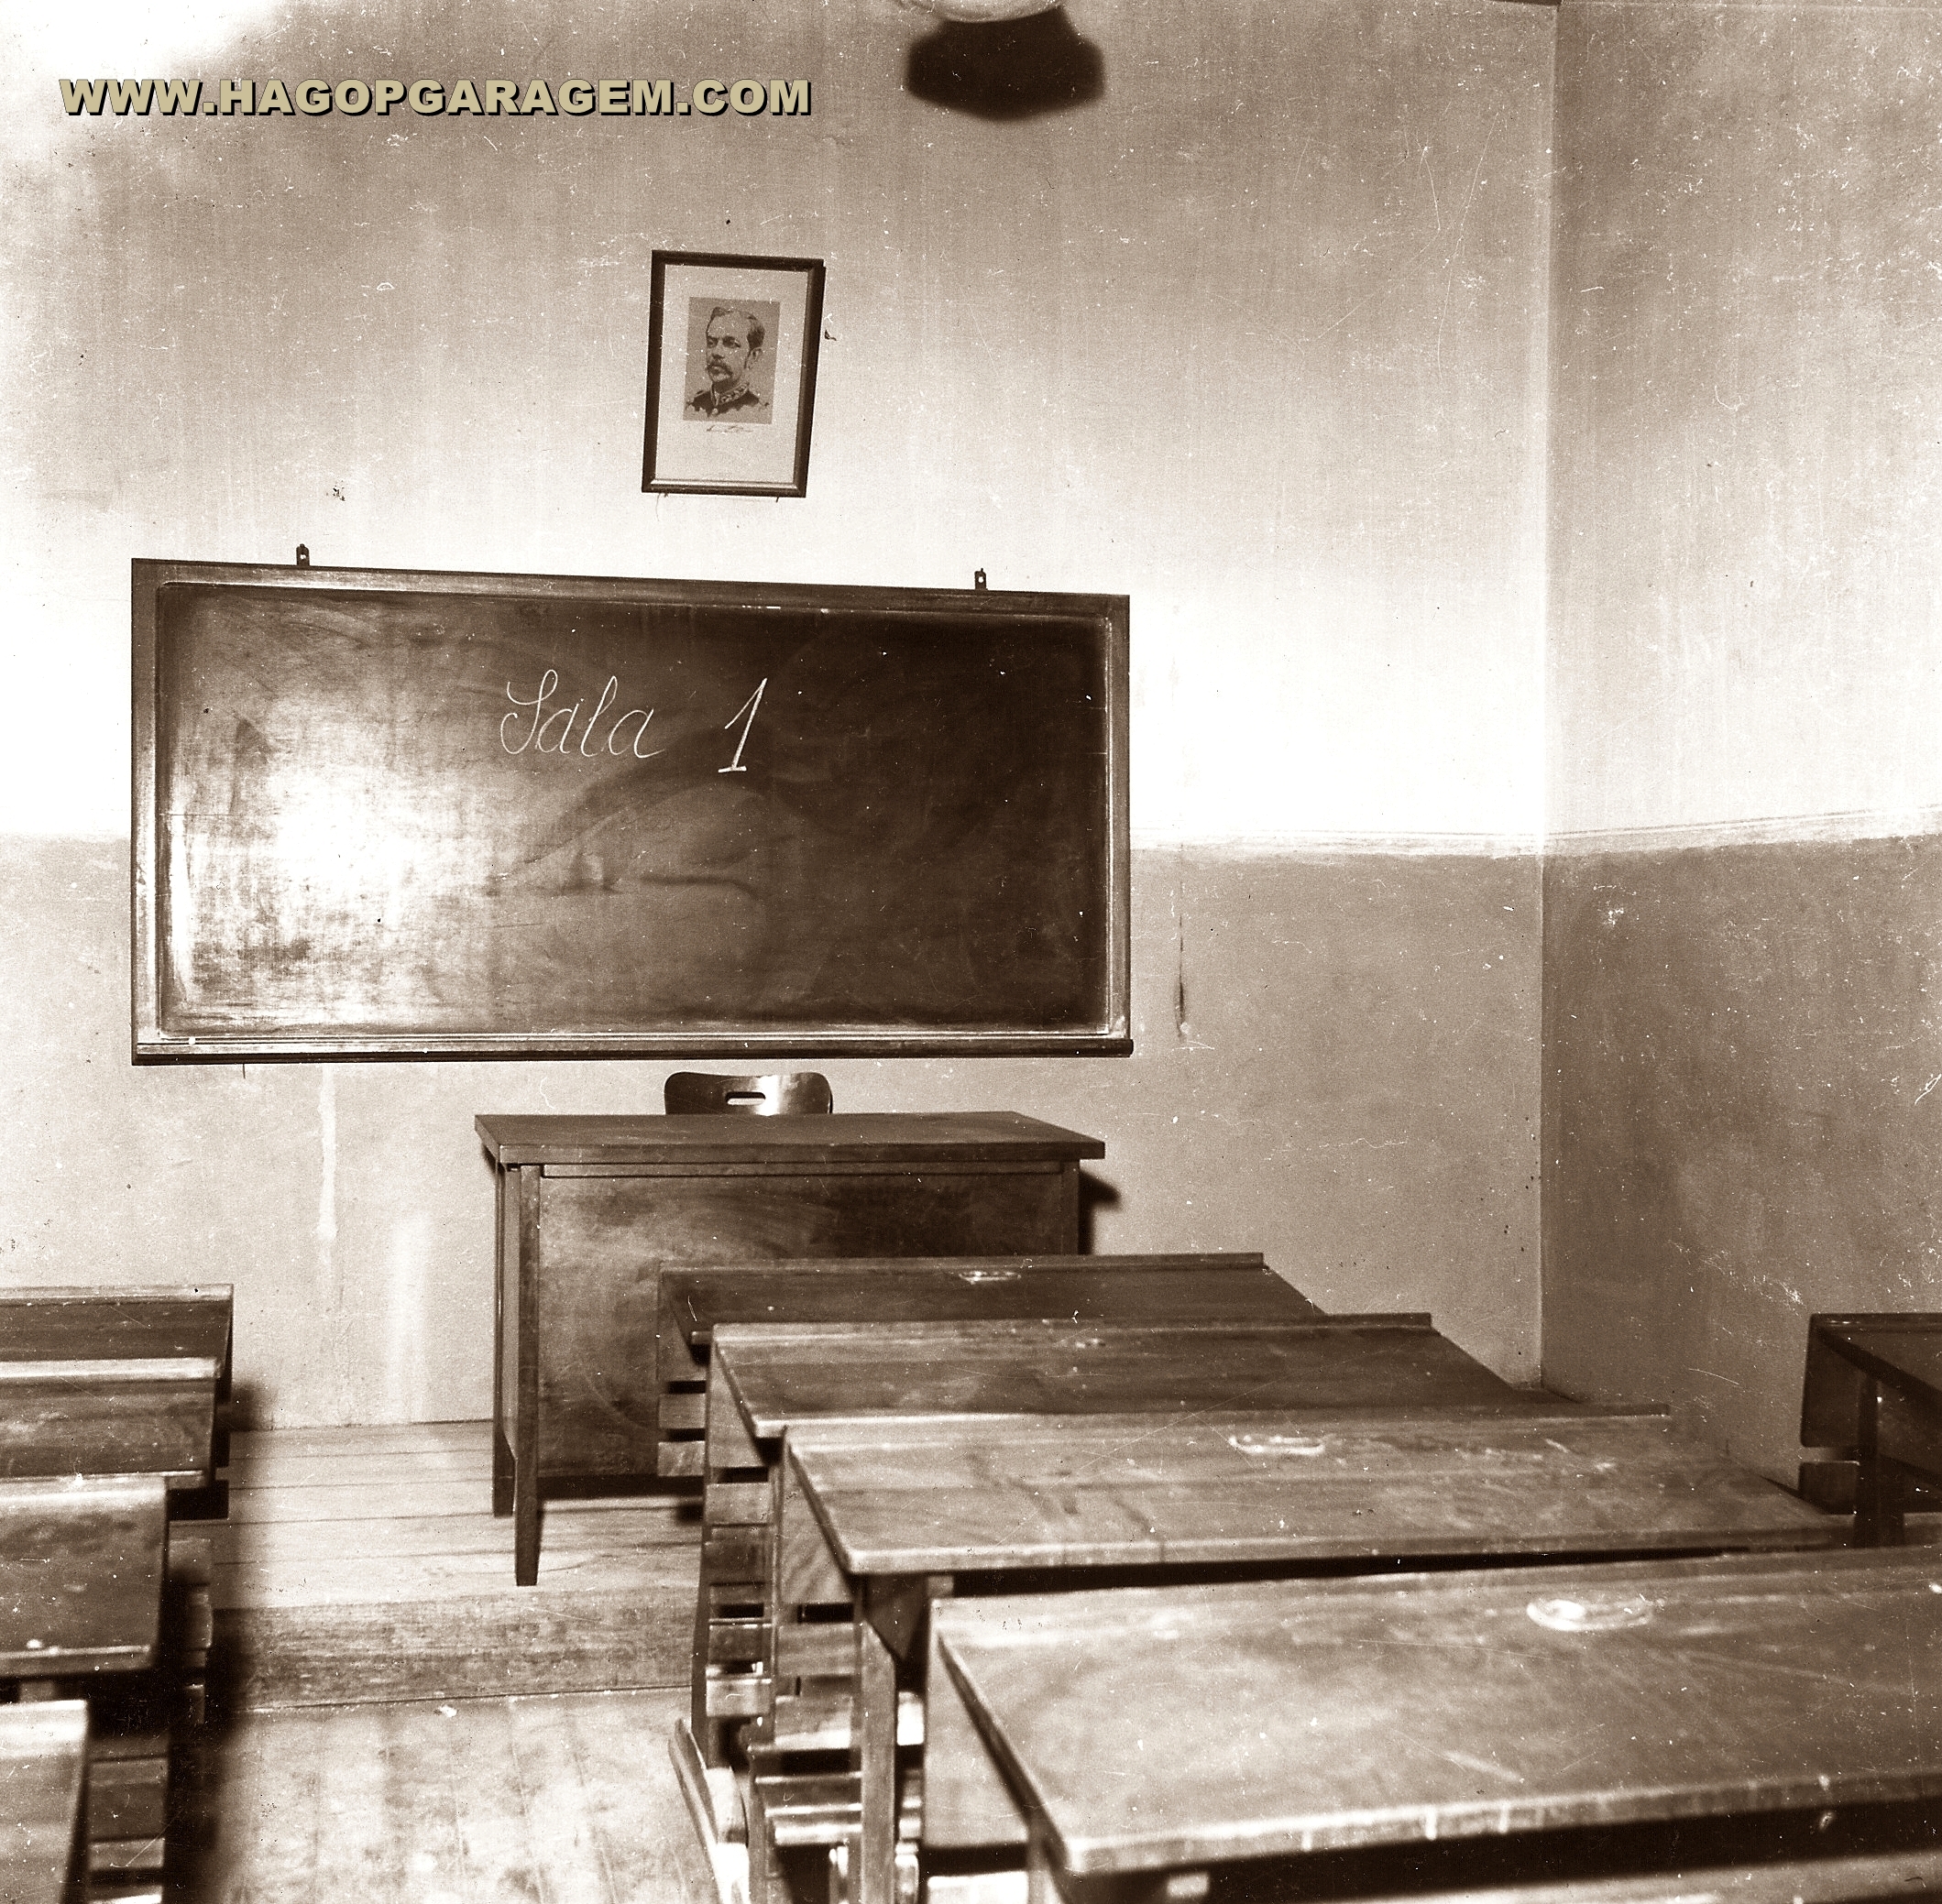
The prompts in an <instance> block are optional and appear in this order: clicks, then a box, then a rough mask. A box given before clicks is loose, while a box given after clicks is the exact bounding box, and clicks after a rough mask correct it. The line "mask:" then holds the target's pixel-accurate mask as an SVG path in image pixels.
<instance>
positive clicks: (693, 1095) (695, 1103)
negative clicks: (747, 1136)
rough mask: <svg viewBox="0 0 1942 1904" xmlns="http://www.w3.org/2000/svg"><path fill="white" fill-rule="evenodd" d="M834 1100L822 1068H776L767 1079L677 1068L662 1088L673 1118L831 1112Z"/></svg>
mask: <svg viewBox="0 0 1942 1904" xmlns="http://www.w3.org/2000/svg"><path fill="white" fill-rule="evenodd" d="M832 1102H833V1100H832V1099H831V1098H830V1095H829V1080H828V1078H825V1077H824V1076H823V1075H822V1073H821V1072H820V1071H772V1072H770V1073H769V1074H768V1075H767V1076H766V1077H763V1078H718V1077H716V1076H715V1075H714V1074H713V1073H712V1072H709V1071H676V1072H674V1073H673V1074H672V1075H671V1076H670V1077H669V1078H668V1080H667V1083H666V1085H665V1086H664V1088H663V1091H662V1108H663V1109H664V1111H666V1112H667V1113H668V1115H669V1116H670V1117H694V1116H707V1115H708V1114H710V1113H712V1112H715V1111H737V1112H741V1114H743V1115H745V1116H751V1117H787V1116H801V1115H813V1114H815V1113H817V1112H827V1111H828V1110H829V1109H830V1107H831V1104H832Z"/></svg>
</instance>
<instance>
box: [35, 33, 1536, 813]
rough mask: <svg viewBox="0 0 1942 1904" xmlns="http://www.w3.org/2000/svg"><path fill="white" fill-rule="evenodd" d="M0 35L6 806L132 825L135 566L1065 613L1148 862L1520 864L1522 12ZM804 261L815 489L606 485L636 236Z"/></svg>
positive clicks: (1531, 422) (640, 254) (1527, 272)
mask: <svg viewBox="0 0 1942 1904" xmlns="http://www.w3.org/2000/svg"><path fill="white" fill-rule="evenodd" d="M927 18H928V16H926V15H924V14H922V13H918V12H914V11H911V10H908V9H905V8H904V7H901V6H897V5H891V4H890V0H831V4H818V0H800V4H791V5H781V6H768V7H757V6H748V7H744V8H741V9H724V8H722V7H719V6H710V7H702V6H698V5H693V6H690V5H659V6H655V7H653V8H651V9H647V10H645V11H642V10H639V9H627V10H624V11H623V10H618V9H616V10H603V9H598V8H588V7H579V6H572V5H566V4H565V0H554V4H552V5H539V6H531V5H512V4H511V0H488V4H482V5H455V4H454V5H419V6H410V7H407V6H392V7H353V6H350V5H341V4H317V0H312V4H308V5H293V6H291V7H288V8H279V9H276V10H274V11H273V12H272V11H269V10H264V12H263V13H262V14H261V15H260V16H258V15H255V14H253V13H252V12H251V11H250V10H248V9H229V10H220V11H219V10H214V9H203V8H184V7H175V8H171V7H170V6H167V5H159V6H154V7H147V8H142V9H139V10H137V9H134V8H131V7H113V8H108V9H96V8H92V7H91V8H87V9H78V8H57V7H55V6H52V5H49V4H48V0H30V4H25V5H16V6H14V7H11V8H10V9H9V20H10V25H9V27H7V29H6V30H7V31H8V32H9V34H10V35H11V36H12V38H11V44H9V45H8V47H7V49H6V57H5V69H4V92H0V137H5V142H6V148H7V163H8V168H9V191H8V202H9V215H8V219H7V225H6V239H5V243H6V245H7V246H8V249H9V252H10V254H11V256H10V258H9V280H10V290H9V297H10V316H9V323H8V330H9V336H10V345H9V355H10V357H11V360H12V362H13V363H14V365H15V366H16V368H19V369H21V370H24V372H25V374H22V375H16V377H14V378H11V379H10V380H9V390H8V395H7V398H6V402H7V405H8V415H7V426H8V436H9V442H10V452H9V480H8V482H7V484H6V485H5V494H4V507H5V518H4V522H0V542H4V543H5V564H6V573H5V585H6V590H7V598H8V599H9V601H10V602H12V603H13V604H14V605H15V607H14V612H13V613H12V614H11V615H10V617H9V618H8V625H7V627H6V629H5V631H4V633H0V642H4V644H5V645H4V648H0V657H4V665H5V670H6V678H7V680H8V681H9V684H10V685H11V686H12V688H13V690H14V695H15V699H16V706H17V707H19V708H20V709H21V710H22V712H23V716H24V717H23V718H21V719H19V720H17V721H16V723H15V727H14V733H13V736H12V738H11V741H10V744H9V745H8V746H7V747H5V749H0V831H28V832H35V833H41V834H56V835H61V834H66V835H81V836H86V837H116V836H119V835H122V834H124V833H125V832H126V825H127V819H126V797H125V793H124V787H125V779H124V775H125V762H126V753H127V736H126V726H125V719H126V716H125V706H126V698H127V697H126V639H127V636H126V629H127V604H126V564H127V561H128V559H129V557H130V556H132V555H155V556H182V557H192V558H197V559H204V560H223V561H248V562H262V561H271V562H280V561H287V560H290V559H291V554H292V552H293V550H294V548H295V546H296V544H297V543H298V542H307V543H308V544H309V545H310V547H311V549H312V552H313V558H314V560H316V561H317V562H319V563H323V564H356V565H376V566H422V567H442V568H478V569H497V570H521V569H534V570H561V571H567V572H573V573H581V574H667V575H697V576H723V575H753V576H760V577H763V578H774V579H783V580H791V581H812V582H843V583H859V582H867V583H879V584H913V585H969V584H970V581H971V571H972V570H973V569H974V568H976V567H980V566H982V567H984V568H986V569H987V570H989V572H990V574H991V579H992V585H993V586H994V587H1000V588H1003V587H1043V588H1071V589H1084V590H1105V591H1111V592H1114V593H1121V592H1123V593H1125V594H1127V595H1129V596H1132V598H1133V601H1134V613H1135V642H1134V653H1135V656H1136V662H1135V671H1136V679H1135V703H1134V719H1135V730H1134V758H1135V760H1136V763H1137V764H1136V779H1135V787H1134V801H1135V811H1134V823H1135V826H1136V831H1137V833H1138V835H1139V836H1140V837H1144V838H1147V839H1166V840H1171V839H1179V838H1190V839H1289V838H1298V837H1311V836H1314V835H1318V834H1320V835H1337V834H1346V835H1372V836H1377V837H1388V836H1391V835H1394V834H1396V833H1399V832H1400V833H1411V834H1424V833H1428V834H1459V835H1462V834H1470V835H1488V836H1498V837H1504V836H1510V837H1524V838H1526V839H1529V838H1530V837H1532V836H1533V835H1534V833H1535V830H1536V826H1537V824H1538V815H1539V804H1540V783H1541V778H1542V775H1541V765H1540V760H1539V739H1538V732H1539V728H1538V723H1539V718H1540V712H1539V710H1540V702H1541V684H1540V671H1541V655H1540V640H1541V637H1540V613H1541V606H1542V579H1541V559H1542V548H1541V527H1542V525H1541V507H1542V485H1541V482H1540V473H1539V471H1540V458H1541V454H1542V442H1541V422H1542V418H1541V398H1542V388H1541V384H1542V290H1543V281H1542V273H1543V242H1544V204H1545V189H1544V188H1545V149H1544V148H1545V140H1546V131H1547V126H1548V75H1549V59H1550V41H1551V35H1552V26H1551V19H1550V16H1548V15H1547V14H1545V13H1543V12H1542V10H1531V9H1525V8H1520V7H1512V6H1506V5H1500V4H1498V0H1450V4H1445V5H1411V4H1393V5H1385V4H1379V0H1355V4H1349V5H1343V4H1338V0H1308V4H1305V5H1294V6H1286V7H1277V6H1272V5H1267V0H1247V4H1242V0H1235V4H1225V5H1212V6H1209V7H1205V8H1201V7H1189V6H1187V5H1183V4H1181V5H1170V6H1169V5H1161V6H1158V7H1144V8H1136V7H1131V6H1114V5H1108V4H1105V0H1075V5H1074V8H1073V18H1074V21H1075V23H1076V25H1077V26H1078V27H1079V28H1080V29H1081V31H1082V32H1083V33H1084V34H1085V35H1087V36H1088V37H1089V38H1092V39H1093V40H1094V41H1096V43H1097V44H1098V45H1099V46H1100V48H1101V49H1102V51H1103V56H1104V60H1105V67H1106V80H1107V90H1106V94H1105V97H1104V99H1103V101H1101V102H1099V103H1097V104H1092V105H1090V106H1086V107H1083V108H1079V109H1075V110H1071V111H1069V112H1065V113H1061V114H1055V115H1051V116H1048V117H1047V118H1044V119H1040V120H1037V121H1034V122H1030V123H1027V124H1023V125H1016V124H1011V125H1007V124H993V123H990V122H985V121H980V120H977V119H973V118H971V117H968V116H965V115H957V114H951V113H948V112H945V111H943V110H940V109H939V108H938V107H935V106H932V105H928V104H923V103H920V102H918V101H916V100H914V99H912V98H911V97H910V96H908V95H907V94H906V93H905V91H904V90H903V87H902V74H903V61H904V57H905V49H906V48H907V46H908V45H909V44H910V43H911V42H912V41H913V40H914V39H916V38H918V37H919V36H920V35H921V34H922V33H923V31H924V30H925V29H926V26H927ZM742 71H748V72H752V73H761V74H764V75H774V74H787V75H800V76H805V77H807V78H808V79H810V80H811V82H812V83H813V87H814V100H815V111H814V114H813V116H812V117H811V118H809V119H806V120H801V119H771V118H763V119H759V120H751V121H743V120H739V119H737V118H736V117H735V115H732V114H731V115H727V116H726V117H725V118H724V119H722V120H719V121H710V122H703V121H699V120H697V119H694V118H689V119H686V120H675V121H664V122H656V121H649V120H640V119H630V120H618V119H606V120H603V119H600V118H598V117H595V118H587V119H578V120H567V119H556V120H551V121H546V120H540V121H510V120H507V119H504V118H499V119H495V120H481V119H473V118H456V119H452V118H438V119H433V120H422V119H420V118H418V117H417V116H415V115H412V114H411V113H410V112H409V111H407V110H405V109H403V108H401V107H400V108H397V109H394V111H393V112H392V113H391V114H390V115H389V117H387V118H384V119H379V118H378V117H376V116H375V115H373V116H368V117H365V118H362V119H356V120H352V119H346V118H344V117H341V116H339V115H331V116H330V117H328V118H326V119H321V120H313V119H304V118H301V117H300V118H297V119H294V120H292V119H290V118H274V117H273V118H267V119H264V118H258V119H242V118H196V119H193V120H191V121H187V122H184V121H182V120H180V119H167V118H163V117H161V116H160V115H152V116H151V117H150V118H148V120H141V119H137V118H135V117H132V116H131V117H127V118H123V119H119V120H116V119H114V118H102V119H99V120H96V119H91V118H87V117H85V116H83V117H79V118H70V117H66V116H64V115H63V114H62V111H61V104H60V92H59V88H58V85H57V80H58V79H59V78H60V77H63V76H65V77H69V78H73V77H82V76H88V75H93V74H106V73H116V74H125V75H128V76H134V75H149V74H155V73H174V74H178V75H182V76H187V75H191V74H193V75H196V76H200V77H202V78H203V79H204V80H205V81H208V82H212V83H213V82H215V81H216V80H218V79H220V78H224V77H248V78H253V79H256V80H258V81H260V80H263V79H267V78H269V77H271V76H283V77H286V78H287V79H288V80H290V81H291V82H294V81H295V80H296V79H298V78H301V77H305V76H313V75H318V74H323V75H327V76H332V77H344V76H351V75H358V76H365V77H381V76H386V75H390V76H395V77H400V78H405V79H410V78H413V77H418V76H421V75H429V76H436V77H440V78H443V79H444V80H446V81H447V82H450V81H453V80H455V79H456V78H457V77H460V76H463V75H477V77H478V78H479V79H481V80H483V79H485V78H487V77H490V76H499V75H511V76H516V77H519V78H521V80H523V79H527V78H530V77H532V76H546V77H549V78H552V79H554V80H557V79H558V78H560V77H564V76H566V75H568V74H581V75H594V76H615V75H638V76H658V75H668V76H672V77H675V78H676V79H677V80H680V81H683V82H686V81H688V80H692V79H693V78H696V77H700V76H705V75H707V74H709V73H718V72H719V73H727V74H730V75H731V76H732V75H734V74H737V73H741V72H742ZM656 246H661V247H666V248H683V249H698V248H708V249H728V250H748V251H758V252H768V253H779V254H790V255H808V256H816V257H823V258H825V259H826V260H827V261H828V337H827V338H826V340H825V343H824V346H823V355H822V370H821V379H820V388H819V391H818V398H817V432H816V443H815V449H814V457H813V462H812V471H811V478H810V493H809V496H808V498H806V500H804V501H787V502H769V501H750V500H731V499H728V498H675V497H660V498H646V497H643V496H642V494H641V491H640V479H639V468H640V458H641V442H640V438H641V422H642V415H641V412H642V380H643V367H644V362H645V337H646V328H647V309H646V302H645V299H646V290H647V271H648V258H649V253H650V252H651V251H652V250H653V249H654V248H655V247H656Z"/></svg>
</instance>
